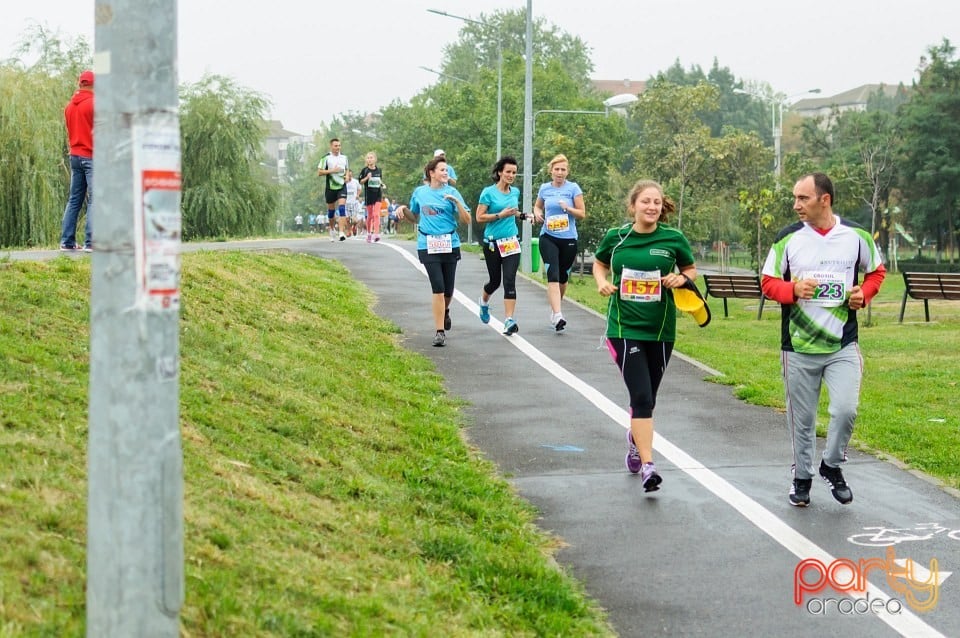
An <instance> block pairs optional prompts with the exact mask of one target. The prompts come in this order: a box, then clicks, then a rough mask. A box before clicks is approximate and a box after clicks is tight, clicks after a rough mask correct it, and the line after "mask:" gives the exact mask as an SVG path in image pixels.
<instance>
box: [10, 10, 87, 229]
mask: <svg viewBox="0 0 960 638" xmlns="http://www.w3.org/2000/svg"><path fill="white" fill-rule="evenodd" d="M27 57H29V58H31V59H34V61H33V62H32V63H31V64H29V65H27V64H25V63H24V62H23V61H22V59H23V58H27ZM89 65H90V47H89V45H88V44H87V42H86V41H85V40H84V39H82V38H78V39H75V40H65V39H62V38H61V37H60V36H59V35H58V34H56V33H53V32H51V31H49V30H47V29H45V28H43V27H40V26H34V27H31V28H30V29H29V30H28V31H27V33H26V35H25V36H24V39H23V40H22V41H21V43H20V44H19V46H18V48H17V51H16V53H15V56H14V57H13V58H10V59H8V60H4V61H0V145H2V146H0V148H2V150H0V246H5V247H6V246H10V247H14V246H16V247H23V246H43V245H49V244H51V243H54V242H56V241H57V240H58V239H59V237H60V221H61V218H62V216H63V209H64V206H65V204H66V200H67V195H68V190H69V184H70V167H69V164H68V163H67V156H68V154H69V149H68V148H67V136H66V128H65V125H64V121H63V108H64V106H65V105H66V103H67V101H69V99H70V96H71V95H72V94H73V92H74V91H75V90H76V85H77V77H78V76H79V74H80V71H81V70H82V69H84V68H88V67H89Z"/></svg>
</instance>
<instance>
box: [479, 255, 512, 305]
mask: <svg viewBox="0 0 960 638" xmlns="http://www.w3.org/2000/svg"><path fill="white" fill-rule="evenodd" d="M483 261H484V262H485V263H486V264H487V274H488V275H489V276H490V281H489V282H487V283H485V284H483V292H485V293H487V295H488V296H489V295H492V294H493V293H495V292H496V291H497V288H499V287H500V279H501V278H502V279H503V298H504V299H516V298H517V269H518V268H519V267H520V253H517V254H516V255H510V256H509V257H501V256H500V251H499V250H497V242H496V241H492V242H490V243H484V244H483Z"/></svg>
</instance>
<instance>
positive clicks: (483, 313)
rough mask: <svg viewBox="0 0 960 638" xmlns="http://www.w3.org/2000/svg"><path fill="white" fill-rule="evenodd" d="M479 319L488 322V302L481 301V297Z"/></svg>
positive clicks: (481, 299)
mask: <svg viewBox="0 0 960 638" xmlns="http://www.w3.org/2000/svg"><path fill="white" fill-rule="evenodd" d="M479 303H480V321H482V322H483V323H490V304H489V303H483V297H480V302H479Z"/></svg>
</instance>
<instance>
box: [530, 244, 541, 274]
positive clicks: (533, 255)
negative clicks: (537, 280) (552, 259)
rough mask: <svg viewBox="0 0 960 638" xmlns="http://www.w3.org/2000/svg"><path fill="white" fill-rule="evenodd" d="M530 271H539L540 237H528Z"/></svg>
mask: <svg viewBox="0 0 960 638" xmlns="http://www.w3.org/2000/svg"><path fill="white" fill-rule="evenodd" d="M530 272H540V238H539V237H532V238H531V239H530Z"/></svg>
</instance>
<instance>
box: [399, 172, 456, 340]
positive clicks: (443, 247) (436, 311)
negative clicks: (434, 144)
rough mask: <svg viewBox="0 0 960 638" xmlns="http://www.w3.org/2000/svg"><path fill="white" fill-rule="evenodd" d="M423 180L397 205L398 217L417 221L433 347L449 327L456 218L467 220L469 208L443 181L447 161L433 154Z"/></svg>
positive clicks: (445, 338) (419, 253)
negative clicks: (433, 330) (405, 202)
mask: <svg viewBox="0 0 960 638" xmlns="http://www.w3.org/2000/svg"><path fill="white" fill-rule="evenodd" d="M424 175H426V176H427V183H426V184H424V185H422V186H418V187H417V188H416V190H414V191H413V195H411V197H410V206H409V207H407V206H399V207H398V208H397V216H398V218H401V219H402V218H403V217H408V218H409V219H410V221H411V222H413V223H414V224H417V225H418V226H417V231H418V232H417V255H418V256H419V258H420V263H421V264H423V266H424V269H425V270H426V271H427V277H428V278H429V280H430V289H431V291H432V293H433V296H432V297H431V310H432V314H433V323H434V327H435V328H436V331H437V332H436V335H434V338H433V345H434V346H435V347H442V346H444V345H446V340H447V330H450V328H451V326H452V321H451V319H450V302H451V301H453V292H454V290H455V286H456V276H457V262H458V261H460V235H459V234H458V233H457V225H458V222H463V223H465V224H468V223H470V209H469V208H467V204H466V202H464V201H463V196H462V195H461V194H460V191H458V190H457V189H456V188H454V187H453V186H450V185H449V184H448V183H447V163H446V162H445V161H444V160H442V159H440V158H439V157H434V158H433V159H432V160H430V161H429V162H428V163H427V166H426V168H425V169H424Z"/></svg>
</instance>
